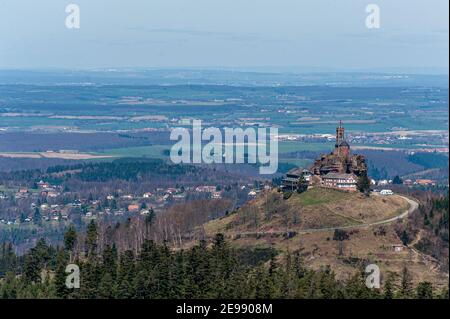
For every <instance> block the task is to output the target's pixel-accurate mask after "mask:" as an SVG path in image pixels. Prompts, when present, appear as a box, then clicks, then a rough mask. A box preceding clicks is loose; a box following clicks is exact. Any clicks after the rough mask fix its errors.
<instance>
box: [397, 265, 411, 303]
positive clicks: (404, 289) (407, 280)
mask: <svg viewBox="0 0 450 319" xmlns="http://www.w3.org/2000/svg"><path fill="white" fill-rule="evenodd" d="M400 294H401V296H402V297H403V298H411V297H412V294H413V284H412V276H411V274H410V272H409V271H408V268H406V266H404V267H403V269H402V277H401V284H400Z"/></svg>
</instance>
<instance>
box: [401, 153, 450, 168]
mask: <svg viewBox="0 0 450 319" xmlns="http://www.w3.org/2000/svg"><path fill="white" fill-rule="evenodd" d="M408 161H410V162H411V163H414V164H417V165H420V166H423V167H425V168H426V169H428V168H445V167H448V156H446V155H444V154H439V153H415V154H413V155H409V156H408Z"/></svg>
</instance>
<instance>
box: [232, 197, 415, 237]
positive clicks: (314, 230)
mask: <svg viewBox="0 0 450 319" xmlns="http://www.w3.org/2000/svg"><path fill="white" fill-rule="evenodd" d="M375 196H381V195H375ZM397 196H398V197H401V198H403V199H404V200H405V201H406V202H408V204H409V207H408V209H407V210H405V211H404V212H403V213H401V214H400V215H397V216H395V217H391V218H388V219H383V220H379V221H375V222H370V223H364V224H356V225H348V226H335V227H324V228H309V229H300V230H295V231H294V230H292V231H291V230H287V231H270V232H243V233H240V235H241V236H249V235H265V234H286V233H288V232H293V233H294V232H295V233H297V234H307V233H317V232H328V231H334V230H336V229H357V228H366V227H371V226H377V225H383V224H389V223H392V222H395V221H397V220H401V219H403V218H405V217H407V216H408V215H409V214H411V213H412V212H413V211H414V210H416V209H417V208H418V207H419V203H417V202H416V201H414V200H412V199H410V198H408V197H406V196H402V195H397Z"/></svg>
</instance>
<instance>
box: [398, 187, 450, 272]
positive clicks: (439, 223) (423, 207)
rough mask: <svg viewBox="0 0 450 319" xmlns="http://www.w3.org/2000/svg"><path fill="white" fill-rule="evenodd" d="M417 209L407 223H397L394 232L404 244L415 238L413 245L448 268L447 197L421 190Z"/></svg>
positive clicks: (443, 267)
mask: <svg viewBox="0 0 450 319" xmlns="http://www.w3.org/2000/svg"><path fill="white" fill-rule="evenodd" d="M421 194H422V198H420V197H419V198H420V199H421V200H420V205H419V209H418V210H416V211H415V212H414V213H413V214H411V215H410V216H409V222H408V224H407V225H403V224H399V225H397V227H396V232H397V234H398V236H399V237H400V239H401V240H402V242H403V243H404V244H406V245H407V244H410V243H411V242H413V241H414V239H417V242H416V243H415V245H414V247H415V248H416V249H418V250H419V251H421V252H422V253H424V254H427V255H429V256H432V257H433V258H435V259H436V260H438V261H439V263H440V265H441V268H442V269H443V270H444V271H447V272H448V270H449V263H448V258H449V226H448V213H449V197H448V193H447V194H446V195H444V196H442V195H434V194H432V193H429V192H422V193H421Z"/></svg>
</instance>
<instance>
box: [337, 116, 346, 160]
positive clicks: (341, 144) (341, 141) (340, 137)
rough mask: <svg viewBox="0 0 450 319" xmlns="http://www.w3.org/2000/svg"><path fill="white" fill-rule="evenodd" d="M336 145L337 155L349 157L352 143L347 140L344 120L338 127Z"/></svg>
mask: <svg viewBox="0 0 450 319" xmlns="http://www.w3.org/2000/svg"><path fill="white" fill-rule="evenodd" d="M334 147H335V148H334V154H335V155H337V156H339V157H340V158H343V159H346V160H347V159H348V158H349V156H350V145H349V144H348V143H347V141H346V140H345V130H344V126H343V125H342V121H339V126H338V127H337V128H336V144H335V146H334Z"/></svg>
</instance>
